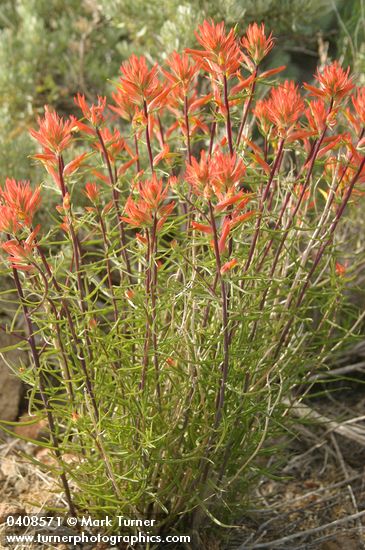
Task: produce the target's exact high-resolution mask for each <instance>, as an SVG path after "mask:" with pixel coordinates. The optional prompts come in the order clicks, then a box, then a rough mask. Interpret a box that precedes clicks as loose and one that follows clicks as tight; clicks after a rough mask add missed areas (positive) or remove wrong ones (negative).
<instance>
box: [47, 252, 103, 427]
mask: <svg viewBox="0 0 365 550" xmlns="http://www.w3.org/2000/svg"><path fill="white" fill-rule="evenodd" d="M37 250H38V252H39V254H40V256H41V259H42V262H43V265H44V267H45V268H46V271H47V273H48V275H49V277H50V279H51V282H52V284H53V286H54V288H55V290H56V292H58V294H59V295H60V296H62V295H63V291H62V289H61V287H60V286H59V284H58V282H57V280H56V278H55V277H54V275H53V273H52V270H51V268H50V266H49V264H48V262H47V259H46V257H45V255H44V254H43V251H42V249H41V248H40V246H39V245H37ZM61 304H62V308H63V311H64V312H65V315H66V319H67V322H68V326H69V329H70V331H71V336H72V341H73V345H74V346H78V350H77V349H76V350H75V351H76V356H77V357H79V359H80V364H81V369H82V372H83V375H84V378H85V386H86V390H87V393H88V395H89V397H90V400H91V402H92V405H93V409H94V412H95V417H96V419H98V418H99V410H98V407H97V404H96V399H95V394H94V390H93V385H92V382H91V378H90V375H89V372H88V369H87V366H86V360H85V357H84V352H83V347H82V343H81V342H80V339H79V337H78V336H77V333H76V329H75V325H74V321H73V319H72V316H71V313H70V310H69V307H68V304H67V302H66V300H65V299H64V298H61Z"/></svg>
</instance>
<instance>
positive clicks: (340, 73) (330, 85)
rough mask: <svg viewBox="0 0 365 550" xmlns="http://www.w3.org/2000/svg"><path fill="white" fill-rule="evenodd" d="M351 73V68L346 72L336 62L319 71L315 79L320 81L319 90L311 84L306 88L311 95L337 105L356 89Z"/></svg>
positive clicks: (306, 85) (305, 85)
mask: <svg viewBox="0 0 365 550" xmlns="http://www.w3.org/2000/svg"><path fill="white" fill-rule="evenodd" d="M349 73H350V67H348V68H347V70H346V71H345V70H344V69H343V68H342V67H341V65H340V64H339V62H338V61H334V62H333V63H331V64H330V65H327V67H325V68H324V69H323V71H322V72H320V71H319V70H317V72H316V74H315V76H314V78H315V79H316V80H317V81H318V84H319V88H315V87H314V86H311V85H310V84H304V87H305V88H306V89H307V90H308V91H309V92H310V93H311V95H314V96H317V97H319V98H322V99H325V100H327V101H332V102H333V103H334V104H337V103H338V102H340V101H341V100H342V99H344V98H345V97H346V96H348V95H349V93H350V92H351V90H352V89H353V87H354V84H353V82H352V79H351V77H350V76H349Z"/></svg>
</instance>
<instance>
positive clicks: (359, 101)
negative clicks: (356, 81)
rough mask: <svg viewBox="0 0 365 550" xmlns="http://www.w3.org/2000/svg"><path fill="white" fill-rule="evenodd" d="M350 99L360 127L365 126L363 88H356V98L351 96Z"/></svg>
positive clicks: (364, 94)
mask: <svg viewBox="0 0 365 550" xmlns="http://www.w3.org/2000/svg"><path fill="white" fill-rule="evenodd" d="M351 99H352V104H353V106H354V109H355V112H356V115H357V116H358V118H359V119H360V122H361V125H362V126H365V87H363V88H357V90H356V96H352V98H351Z"/></svg>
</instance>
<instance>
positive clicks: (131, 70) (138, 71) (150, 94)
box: [114, 55, 163, 107]
mask: <svg viewBox="0 0 365 550" xmlns="http://www.w3.org/2000/svg"><path fill="white" fill-rule="evenodd" d="M158 69H159V67H158V65H157V63H156V64H155V65H154V66H153V67H152V69H149V68H148V66H147V61H146V58H145V57H144V56H141V57H137V56H136V55H131V57H130V58H129V59H128V60H127V61H125V62H124V63H123V64H122V65H121V67H120V71H121V73H122V76H121V77H120V79H119V92H120V95H119V97H120V96H121V94H124V95H125V96H127V98H128V101H131V102H133V103H135V104H136V105H138V106H139V107H141V106H142V105H143V103H144V101H146V102H147V103H149V102H150V101H152V100H154V99H156V98H157V97H158V96H159V95H160V94H161V92H162V91H163V87H162V84H161V83H160V81H159V79H158ZM114 99H115V98H114Z"/></svg>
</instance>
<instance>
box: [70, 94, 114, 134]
mask: <svg viewBox="0 0 365 550" xmlns="http://www.w3.org/2000/svg"><path fill="white" fill-rule="evenodd" d="M74 101H75V103H76V105H78V107H80V109H81V111H82V114H83V115H84V117H85V118H86V120H88V121H89V122H90V124H92V125H93V126H94V127H95V128H96V127H98V126H100V124H102V123H103V122H104V110H105V106H106V97H101V96H98V103H97V105H95V104H92V105H91V106H90V107H89V106H88V104H87V103H86V99H85V96H84V95H83V94H80V93H78V94H77V95H76V96H75V98H74Z"/></svg>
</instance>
